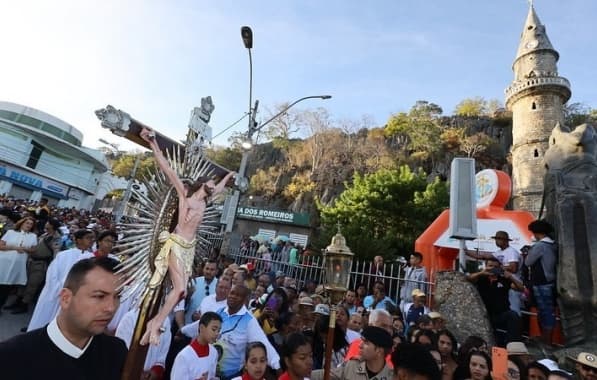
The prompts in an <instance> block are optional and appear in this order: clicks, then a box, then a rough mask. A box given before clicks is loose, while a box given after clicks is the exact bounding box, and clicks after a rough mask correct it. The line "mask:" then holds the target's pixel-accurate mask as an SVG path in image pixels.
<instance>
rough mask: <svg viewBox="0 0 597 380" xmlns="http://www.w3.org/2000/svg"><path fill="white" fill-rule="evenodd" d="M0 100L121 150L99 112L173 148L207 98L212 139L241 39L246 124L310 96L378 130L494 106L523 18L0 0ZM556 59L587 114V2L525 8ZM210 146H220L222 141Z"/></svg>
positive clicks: (442, 8) (498, 10) (591, 54)
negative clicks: (422, 112) (477, 105)
mask: <svg viewBox="0 0 597 380" xmlns="http://www.w3.org/2000/svg"><path fill="white" fill-rule="evenodd" d="M0 4H1V9H2V12H1V21H0V35H1V36H3V38H2V45H1V46H2V58H1V59H0V100H4V101H9V102H14V103H19V104H23V105H26V106H30V107H33V108H36V109H39V110H42V111H44V112H47V113H49V114H52V115H54V116H56V117H58V118H60V119H62V120H64V121H66V122H67V123H69V124H72V125H73V126H75V127H76V128H77V129H79V130H80V131H82V132H83V134H84V141H83V144H84V145H85V146H88V147H92V148H97V147H100V146H102V144H101V143H100V142H99V141H98V139H99V138H103V139H106V140H108V141H110V142H113V143H116V144H119V145H120V147H121V149H131V148H133V147H135V145H134V144H132V143H130V142H127V141H126V140H124V139H123V138H120V137H117V136H114V135H112V134H111V133H110V132H109V131H107V130H104V129H102V127H101V126H100V123H99V120H98V119H97V118H96V116H95V114H94V111H95V110H97V109H100V108H103V107H105V106H106V105H108V104H111V105H113V106H114V107H116V108H119V109H122V110H124V111H126V112H128V113H129V114H130V115H131V116H132V117H133V118H135V119H137V120H140V121H142V122H143V123H145V124H147V125H150V126H152V127H153V128H155V129H156V130H159V131H160V132H162V133H164V134H167V135H169V136H171V137H173V138H179V139H181V138H183V137H184V135H185V133H186V128H187V124H188V121H189V116H190V111H191V110H192V108H193V107H195V106H199V105H200V99H201V98H202V97H205V96H208V95H210V96H211V97H212V98H213V102H214V105H215V111H214V113H213V114H212V118H211V121H210V125H211V127H212V129H213V134H214V135H216V134H218V133H219V132H221V131H222V130H224V129H225V128H226V127H228V126H229V125H230V124H232V123H233V122H234V121H236V120H237V119H239V118H240V117H242V116H243V115H244V114H245V113H246V112H247V110H248V107H249V60H248V54H247V50H246V49H245V48H244V46H243V43H242V40H241V37H240V28H241V26H243V25H248V26H250V27H251V28H252V30H253V35H254V46H253V50H252V55H253V99H259V101H260V107H259V109H260V111H261V112H260V113H259V114H258V117H257V119H258V120H262V121H263V120H265V119H266V117H267V116H268V115H269V113H268V110H269V111H271V110H272V109H274V107H275V106H276V105H279V104H281V103H285V102H292V101H294V100H296V99H298V98H301V97H303V96H309V95H323V94H329V95H332V96H333V98H332V99H330V100H319V99H315V100H307V101H305V102H301V103H300V104H299V105H297V107H298V109H307V108H316V107H325V108H326V109H327V110H328V111H329V112H330V114H331V116H332V118H333V119H336V120H360V119H362V118H363V117H364V116H366V117H367V118H369V119H370V120H372V122H373V125H377V126H379V125H383V124H385V122H386V121H387V120H388V118H389V117H390V116H391V115H392V114H394V113H397V112H402V111H408V109H410V107H411V106H412V105H413V104H414V103H415V102H416V101H417V100H428V101H430V102H434V103H436V104H438V105H440V106H441V107H442V108H443V110H444V113H445V114H451V113H452V111H453V110H454V107H455V106H456V105H457V104H458V103H459V102H460V101H461V100H463V99H465V98H471V97H475V96H481V97H484V98H485V99H499V100H500V101H502V102H503V101H504V95H503V94H504V92H503V91H504V88H506V87H507V86H508V85H509V84H510V82H511V81H512V79H513V73H512V70H511V66H512V62H513V59H514V57H515V53H516V49H517V47H518V42H519V38H520V33H521V31H522V28H523V25H524V21H525V19H526V15H527V12H528V8H529V4H528V1H526V0H500V1H496V0H427V1H422V0H387V1H383V0H379V1H377V0H372V1H369V2H363V1H362V0H358V1H357V0H303V1H297V0H295V1H292V0H263V1H252V2H248V1H232V0H218V1H204V0H194V1H193V0H188V1H183V0H168V1H167V0H101V1H99V0H98V1H90V0H72V1H69V0H53V1H46V0H36V1H33V0H19V1H13V0H0ZM534 6H535V9H536V11H537V14H538V15H539V18H540V19H541V21H542V22H543V24H544V25H546V27H547V34H548V36H549V38H550V40H551V42H552V44H553V46H554V47H555V49H556V50H558V51H559V53H560V61H559V64H558V69H559V73H560V75H561V76H564V77H566V78H568V79H569V80H570V82H571V84H572V99H571V100H570V101H571V102H582V103H585V104H586V105H588V106H590V107H593V108H597V75H596V74H595V72H594V70H595V62H596V61H597V46H596V45H597V43H596V41H597V37H596V36H597V34H596V33H595V26H594V20H595V15H596V14H597V1H595V0H566V1H562V0H536V1H535V2H534ZM246 130H247V120H246V119H245V120H243V121H242V122H241V123H239V124H238V125H236V126H235V127H233V128H231V129H230V130H229V131H228V132H226V133H223V134H222V135H221V136H220V137H218V138H217V139H215V140H214V143H215V144H217V145H226V144H227V137H228V136H229V135H230V133H232V132H245V131H246Z"/></svg>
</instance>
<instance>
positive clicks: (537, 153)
mask: <svg viewBox="0 0 597 380" xmlns="http://www.w3.org/2000/svg"><path fill="white" fill-rule="evenodd" d="M533 156H535V157H539V151H538V150H537V149H535V153H533Z"/></svg>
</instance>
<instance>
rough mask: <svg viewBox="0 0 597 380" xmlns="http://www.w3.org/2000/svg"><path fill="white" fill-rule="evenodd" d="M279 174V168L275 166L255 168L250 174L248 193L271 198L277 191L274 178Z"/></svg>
mask: <svg viewBox="0 0 597 380" xmlns="http://www.w3.org/2000/svg"><path fill="white" fill-rule="evenodd" d="M279 175H280V169H279V168H278V167H276V166H270V167H269V168H267V169H266V170H263V169H257V171H256V172H255V174H254V175H252V176H251V181H250V184H249V194H254V195H260V196H263V197H267V198H273V197H274V196H275V195H276V193H277V190H276V179H277V178H278V176H279Z"/></svg>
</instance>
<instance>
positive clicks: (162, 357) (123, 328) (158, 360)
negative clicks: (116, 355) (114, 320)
mask: <svg viewBox="0 0 597 380" xmlns="http://www.w3.org/2000/svg"><path fill="white" fill-rule="evenodd" d="M137 318H139V309H133V310H130V311H129V312H127V313H126V314H124V316H123V317H122V319H121V320H120V323H119V324H118V328H117V329H116V337H118V338H120V339H122V340H123V341H124V343H125V344H126V347H127V348H130V346H131V339H132V338H133V333H134V331H135V325H136V324H137ZM164 327H165V328H166V331H165V332H164V333H162V335H161V336H160V344H159V345H157V346H154V345H153V344H151V345H149V349H148V350H147V356H146V357H145V364H144V365H143V370H144V371H148V370H150V369H151V367H153V366H155V365H158V366H161V367H165V363H166V355H168V350H169V349H170V340H171V338H172V333H171V331H170V320H169V319H168V318H166V320H165V321H164Z"/></svg>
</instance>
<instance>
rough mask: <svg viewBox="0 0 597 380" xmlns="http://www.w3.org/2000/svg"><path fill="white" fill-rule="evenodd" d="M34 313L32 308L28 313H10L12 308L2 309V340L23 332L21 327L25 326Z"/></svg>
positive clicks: (0, 326)
mask: <svg viewBox="0 0 597 380" xmlns="http://www.w3.org/2000/svg"><path fill="white" fill-rule="evenodd" d="M11 301H12V297H11V298H9V299H8V302H7V303H9V302H11ZM31 314H33V310H30V312H29V313H27V314H17V315H13V314H10V310H2V314H0V342H2V341H4V340H6V339H8V338H10V337H13V336H15V335H17V334H20V333H21V331H20V330H21V328H22V327H25V326H26V325H27V323H28V322H29V319H30V318H31Z"/></svg>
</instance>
